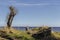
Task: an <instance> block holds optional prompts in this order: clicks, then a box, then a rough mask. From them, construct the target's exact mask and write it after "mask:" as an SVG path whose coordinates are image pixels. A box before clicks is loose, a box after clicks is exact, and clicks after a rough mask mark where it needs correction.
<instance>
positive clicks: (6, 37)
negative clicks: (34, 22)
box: [0, 27, 60, 40]
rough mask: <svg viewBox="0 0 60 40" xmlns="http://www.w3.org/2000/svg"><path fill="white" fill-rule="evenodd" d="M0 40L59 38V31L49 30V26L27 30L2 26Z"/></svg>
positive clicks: (56, 39)
mask: <svg viewBox="0 0 60 40" xmlns="http://www.w3.org/2000/svg"><path fill="white" fill-rule="evenodd" d="M36 30H37V31H36ZM8 31H9V32H8ZM10 31H11V32H10ZM27 32H29V33H30V34H28V33H27ZM32 32H33V33H32ZM0 40H60V32H51V31H50V27H40V28H34V29H32V30H29V31H20V30H16V29H13V28H10V29H8V28H4V29H2V30H0Z"/></svg>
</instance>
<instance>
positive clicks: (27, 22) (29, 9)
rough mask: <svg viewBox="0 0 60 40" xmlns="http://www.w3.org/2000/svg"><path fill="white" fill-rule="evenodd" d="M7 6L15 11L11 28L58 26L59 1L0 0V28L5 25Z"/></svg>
mask: <svg viewBox="0 0 60 40" xmlns="http://www.w3.org/2000/svg"><path fill="white" fill-rule="evenodd" d="M9 6H13V7H15V9H16V10H17V15H16V16H15V17H14V20H13V22H12V26H42V25H47V26H51V27H58V26H60V0H0V26H5V25H6V23H7V15H8V14H9V12H10V10H9Z"/></svg>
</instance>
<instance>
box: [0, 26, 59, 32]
mask: <svg viewBox="0 0 60 40" xmlns="http://www.w3.org/2000/svg"><path fill="white" fill-rule="evenodd" d="M2 28H3V27H0V29H2ZM13 28H14V29H17V30H22V31H25V28H26V27H13ZM32 28H36V27H29V29H32ZM51 30H52V31H57V32H60V27H51Z"/></svg>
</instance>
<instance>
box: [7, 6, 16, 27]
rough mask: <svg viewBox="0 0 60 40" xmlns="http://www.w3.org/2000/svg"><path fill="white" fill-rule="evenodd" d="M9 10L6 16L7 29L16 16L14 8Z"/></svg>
mask: <svg viewBox="0 0 60 40" xmlns="http://www.w3.org/2000/svg"><path fill="white" fill-rule="evenodd" d="M9 9H10V14H9V15H8V21H7V27H8V28H10V27H11V24H12V21H13V18H14V16H15V15H16V11H15V9H14V7H12V6H10V7H9Z"/></svg>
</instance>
